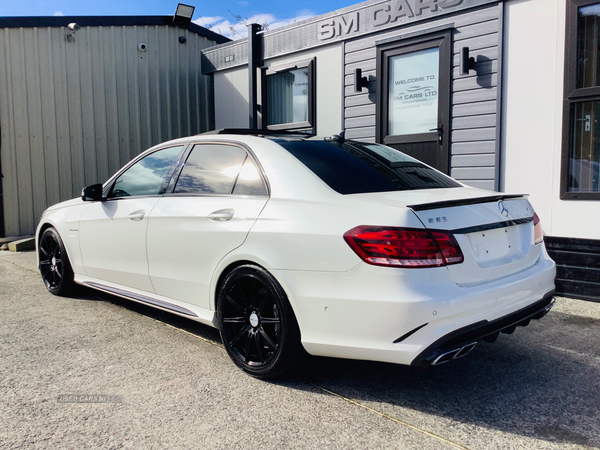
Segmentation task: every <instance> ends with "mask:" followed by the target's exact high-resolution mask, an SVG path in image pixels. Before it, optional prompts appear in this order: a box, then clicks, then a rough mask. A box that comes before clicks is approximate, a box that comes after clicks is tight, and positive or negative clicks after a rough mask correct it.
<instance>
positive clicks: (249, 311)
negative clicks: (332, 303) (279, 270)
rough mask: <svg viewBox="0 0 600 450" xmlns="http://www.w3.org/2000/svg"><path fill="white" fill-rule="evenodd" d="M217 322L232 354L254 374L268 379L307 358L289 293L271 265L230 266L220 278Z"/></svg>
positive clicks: (250, 263)
mask: <svg viewBox="0 0 600 450" xmlns="http://www.w3.org/2000/svg"><path fill="white" fill-rule="evenodd" d="M215 302H216V323H217V326H218V328H219V331H220V333H221V338H222V340H223V344H224V346H225V349H226V350H227V353H228V354H229V356H230V358H231V359H232V360H233V362H234V363H235V364H236V365H237V366H238V367H240V368H241V369H242V370H244V371H245V372H247V373H249V374H250V375H252V376H254V377H257V378H261V379H268V378H274V377H278V376H280V375H284V374H286V373H288V372H289V371H292V370H294V369H295V368H297V367H299V365H300V364H301V362H302V360H303V359H304V357H305V356H306V351H305V350H304V348H303V346H302V343H301V333H300V328H299V325H298V321H297V319H296V314H295V313H294V310H293V307H292V305H291V304H290V302H289V300H288V295H287V293H286V292H285V289H284V288H283V286H282V285H281V283H279V281H278V280H277V279H276V278H275V276H273V274H272V273H270V272H269V271H268V270H267V269H265V268H264V267H262V266H261V265H259V264H256V263H254V262H251V261H237V262H235V263H232V264H230V265H229V266H228V267H227V268H226V270H224V271H223V272H222V274H221V276H220V277H219V282H218V283H217V290H216V299H215Z"/></svg>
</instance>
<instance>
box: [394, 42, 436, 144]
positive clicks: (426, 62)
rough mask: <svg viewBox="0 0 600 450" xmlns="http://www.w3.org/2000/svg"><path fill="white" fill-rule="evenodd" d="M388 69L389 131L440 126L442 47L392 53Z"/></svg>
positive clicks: (410, 131)
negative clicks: (398, 53) (440, 65)
mask: <svg viewBox="0 0 600 450" xmlns="http://www.w3.org/2000/svg"><path fill="white" fill-rule="evenodd" d="M389 70H390V77H389V80H390V86H389V128H388V130H389V134H391V135H404V134H417V133H428V132H429V131H430V130H432V129H434V128H437V127H438V123H437V122H438V84H439V48H431V49H427V50H420V51H416V52H411V53H405V54H401V55H397V56H393V57H391V58H390V69H389Z"/></svg>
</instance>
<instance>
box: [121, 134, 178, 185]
mask: <svg viewBox="0 0 600 450" xmlns="http://www.w3.org/2000/svg"><path fill="white" fill-rule="evenodd" d="M182 149H183V147H182V146H179V147H169V148H165V149H162V150H159V151H157V152H154V153H152V154H150V155H148V156H146V157H145V158H143V159H141V160H140V161H138V162H137V163H135V164H134V165H133V166H131V167H130V168H129V169H127V171H126V172H125V173H123V174H122V175H121V176H119V178H117V181H116V182H115V184H114V186H113V188H112V192H111V194H110V197H129V196H133V195H158V194H159V192H160V188H161V187H162V184H163V182H164V180H165V176H166V175H167V173H168V171H169V169H170V168H171V165H172V164H173V162H175V160H176V159H177V156H178V155H179V153H180V152H181V150H182Z"/></svg>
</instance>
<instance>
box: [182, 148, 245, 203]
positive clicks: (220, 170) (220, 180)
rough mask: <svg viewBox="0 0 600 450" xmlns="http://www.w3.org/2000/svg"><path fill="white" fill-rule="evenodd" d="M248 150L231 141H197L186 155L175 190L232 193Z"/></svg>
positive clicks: (190, 192)
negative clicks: (208, 142)
mask: <svg viewBox="0 0 600 450" xmlns="http://www.w3.org/2000/svg"><path fill="white" fill-rule="evenodd" d="M245 158H246V152H245V151H244V150H243V149H241V148H239V147H232V146H228V145H196V146H195V147H194V149H193V150H192V153H191V154H190V156H189V158H188V159H187V161H186V163H185V166H184V167H183V170H182V171H181V175H180V176H179V180H178V181H177V185H176V186H175V193H181V194H230V193H231V189H232V187H233V183H234V182H235V179H236V178H237V176H238V173H239V172H240V168H241V167H242V164H243V162H244V159H245Z"/></svg>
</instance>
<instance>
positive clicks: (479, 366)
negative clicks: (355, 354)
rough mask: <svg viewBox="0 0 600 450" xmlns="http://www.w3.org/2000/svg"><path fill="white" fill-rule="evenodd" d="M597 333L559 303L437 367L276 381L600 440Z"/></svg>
mask: <svg viewBox="0 0 600 450" xmlns="http://www.w3.org/2000/svg"><path fill="white" fill-rule="evenodd" d="M73 297H74V298H80V299H86V300H102V301H106V302H110V303H112V304H115V305H118V306H121V307H124V308H127V309H129V310H131V311H135V312H137V313H139V314H143V315H145V316H148V317H151V318H153V319H155V320H159V321H161V322H164V323H166V324H168V325H170V326H174V327H177V328H179V329H181V330H184V331H186V332H188V333H192V334H194V335H197V336H198V337H200V338H202V339H206V340H209V341H212V342H214V343H215V344H218V345H221V338H220V335H219V332H218V331H217V330H216V329H213V328H211V327H208V326H206V325H202V324H200V323H198V322H195V321H193V320H190V319H186V318H184V317H180V316H177V315H174V314H170V313H167V312H163V311H160V310H157V309H155V308H152V307H148V306H145V305H142V304H138V303H136V302H132V301H129V300H125V299H122V298H120V297H115V296H111V295H108V294H104V293H98V292H95V291H92V290H88V289H82V290H81V291H80V292H78V294H77V295H75V296H73ZM582 321H583V322H584V323H582ZM594 342H595V344H594ZM598 342H600V326H599V324H598V323H596V321H595V320H594V319H587V320H583V319H577V318H574V317H573V316H570V315H567V314H563V313H559V312H554V311H551V312H550V313H549V314H548V316H546V317H545V318H544V319H542V320H541V321H534V322H532V323H531V324H530V325H529V326H528V327H526V328H524V329H523V328H518V329H517V331H516V332H515V333H514V334H513V335H511V336H508V335H501V336H500V338H499V340H498V341H497V342H496V343H494V344H488V343H482V344H480V345H478V346H477V347H476V348H475V349H474V350H473V351H472V352H471V353H470V354H469V355H468V356H466V357H464V358H461V359H459V360H456V361H451V362H449V363H447V364H443V365H440V366H437V367H433V368H427V369H422V368H415V367H409V366H400V365H394V364H386V363H377V362H368V361H352V360H342V359H334V358H317V357H312V358H310V359H309V361H308V364H305V365H304V368H303V369H302V371H301V372H299V373H297V374H294V375H291V376H290V377H288V378H284V379H280V380H276V381H272V383H276V384H278V385H282V386H287V387H289V388H293V389H300V390H306V391H311V392H315V389H317V391H319V392H322V393H323V395H329V394H327V392H326V391H325V390H323V389H326V390H329V391H331V392H334V393H336V394H339V395H341V396H343V397H345V398H347V399H351V400H353V401H356V402H359V403H361V404H364V405H366V406H369V407H371V408H374V409H377V410H385V412H386V414H390V415H392V416H395V417H398V418H402V416H404V415H406V412H407V410H408V411H409V412H417V413H422V414H425V415H426V416H425V418H426V420H433V419H432V417H433V418H434V419H435V417H438V418H444V419H449V420H451V421H454V422H459V423H464V424H470V425H475V426H479V427H483V428H486V429H490V428H492V429H496V430H499V431H502V432H506V433H511V434H514V435H518V436H525V437H530V438H535V439H541V440H546V441H549V442H554V443H564V444H575V445H580V446H584V447H598V446H600V435H599V434H598V432H597V430H600V389H598V383H599V380H600V355H599V354H598V353H599V346H598ZM423 426H424V427H425V428H427V424H425V425H423Z"/></svg>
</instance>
